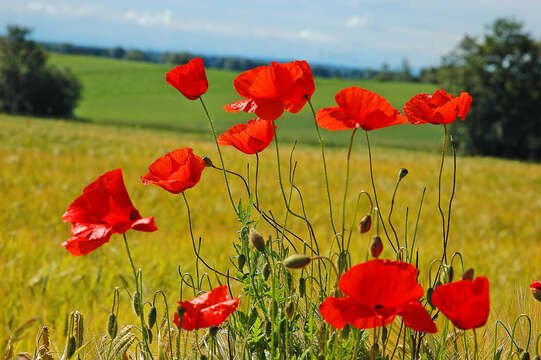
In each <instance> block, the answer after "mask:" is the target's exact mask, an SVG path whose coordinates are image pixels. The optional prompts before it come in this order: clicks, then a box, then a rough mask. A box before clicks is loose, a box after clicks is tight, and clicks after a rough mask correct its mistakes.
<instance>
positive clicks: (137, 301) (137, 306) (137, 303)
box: [132, 291, 141, 316]
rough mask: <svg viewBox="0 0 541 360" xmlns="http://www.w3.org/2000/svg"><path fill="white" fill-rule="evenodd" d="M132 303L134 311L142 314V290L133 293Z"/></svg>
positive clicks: (136, 313)
mask: <svg viewBox="0 0 541 360" xmlns="http://www.w3.org/2000/svg"><path fill="white" fill-rule="evenodd" d="M132 305H133V311H134V312H135V315H137V316H141V293H140V292H138V291H136V292H135V293H134V294H133V299H132Z"/></svg>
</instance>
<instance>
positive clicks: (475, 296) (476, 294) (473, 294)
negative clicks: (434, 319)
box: [431, 276, 490, 330]
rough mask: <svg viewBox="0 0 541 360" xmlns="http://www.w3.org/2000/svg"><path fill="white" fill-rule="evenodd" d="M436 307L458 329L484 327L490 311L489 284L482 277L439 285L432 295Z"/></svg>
mask: <svg viewBox="0 0 541 360" xmlns="http://www.w3.org/2000/svg"><path fill="white" fill-rule="evenodd" d="M431 301H432V304H434V306H436V307H437V308H438V309H439V310H440V311H441V312H442V313H443V314H444V315H445V316H446V317H447V318H448V319H449V320H451V322H452V323H453V324H454V325H455V326H456V327H457V328H459V329H463V330H467V329H475V328H478V327H481V326H483V325H485V323H486V322H487V319H488V313H489V311H490V298H489V283H488V279H487V278H486V277H483V276H478V277H476V278H475V279H474V280H473V281H471V280H469V279H468V280H460V281H455V282H452V283H449V284H445V285H440V286H438V287H437V288H436V289H434V292H433V293H432V299H431Z"/></svg>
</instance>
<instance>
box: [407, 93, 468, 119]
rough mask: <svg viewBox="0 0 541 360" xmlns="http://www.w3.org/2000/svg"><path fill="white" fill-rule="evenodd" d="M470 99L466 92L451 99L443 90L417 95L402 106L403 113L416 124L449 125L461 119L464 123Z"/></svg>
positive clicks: (451, 96)
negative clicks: (458, 118)
mask: <svg viewBox="0 0 541 360" xmlns="http://www.w3.org/2000/svg"><path fill="white" fill-rule="evenodd" d="M471 102H472V97H471V96H470V94H468V93H467V92H463V93H460V95H459V96H457V97H456V98H453V95H451V94H447V93H446V92H445V90H436V91H435V92H434V94H432V95H428V94H418V95H415V96H414V97H412V98H411V99H410V100H409V101H408V102H407V103H406V105H404V113H405V114H406V116H407V117H408V120H409V122H411V123H412V124H414V125H418V124H426V123H431V124H450V123H452V122H453V121H455V120H456V118H457V117H461V118H462V120H463V121H464V120H465V119H466V114H468V111H469V110H470V105H471Z"/></svg>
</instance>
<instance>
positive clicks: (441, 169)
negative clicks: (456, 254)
mask: <svg viewBox="0 0 541 360" xmlns="http://www.w3.org/2000/svg"><path fill="white" fill-rule="evenodd" d="M443 129H444V134H443V142H442V147H441V163H440V172H439V175H438V210H439V212H440V215H441V222H442V236H443V259H444V261H445V262H446V263H447V254H446V248H447V239H446V238H445V215H444V214H443V209H442V208H441V178H442V173H443V165H444V163H445V151H446V149H447V126H446V125H445V124H444V125H443Z"/></svg>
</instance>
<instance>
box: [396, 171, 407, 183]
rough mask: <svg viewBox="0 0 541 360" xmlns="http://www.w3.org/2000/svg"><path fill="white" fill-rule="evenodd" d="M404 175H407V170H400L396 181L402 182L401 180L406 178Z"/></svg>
mask: <svg viewBox="0 0 541 360" xmlns="http://www.w3.org/2000/svg"><path fill="white" fill-rule="evenodd" d="M406 175H408V169H405V168H402V169H400V170H399V171H398V180H399V181H400V180H402V179H403V178H405V177H406Z"/></svg>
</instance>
